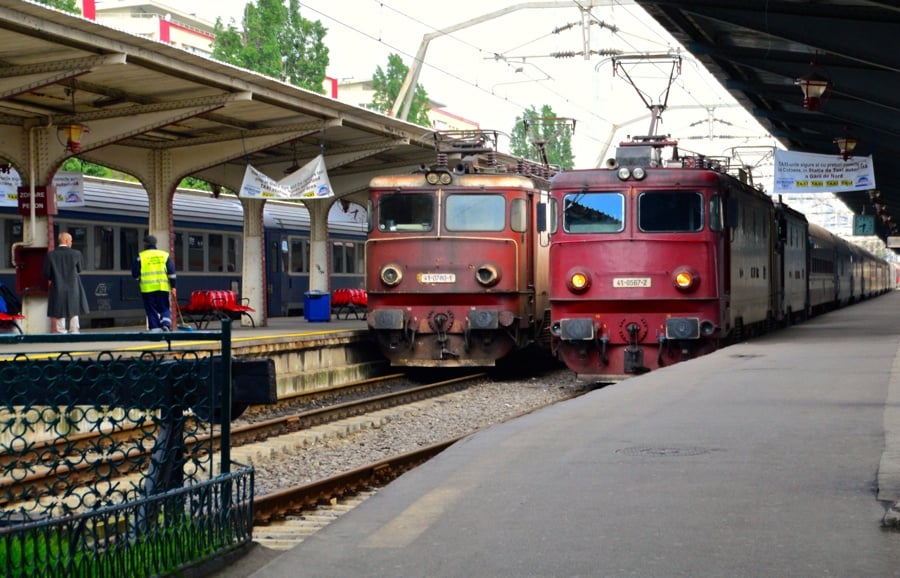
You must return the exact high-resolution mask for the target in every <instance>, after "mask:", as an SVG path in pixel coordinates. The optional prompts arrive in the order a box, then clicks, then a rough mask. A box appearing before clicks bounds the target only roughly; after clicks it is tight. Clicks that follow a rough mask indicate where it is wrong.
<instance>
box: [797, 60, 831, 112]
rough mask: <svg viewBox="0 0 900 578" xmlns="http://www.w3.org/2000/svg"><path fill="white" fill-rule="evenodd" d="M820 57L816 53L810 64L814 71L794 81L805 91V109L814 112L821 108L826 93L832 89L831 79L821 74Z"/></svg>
mask: <svg viewBox="0 0 900 578" xmlns="http://www.w3.org/2000/svg"><path fill="white" fill-rule="evenodd" d="M818 57H819V55H818V53H816V55H815V56H814V57H813V61H812V62H811V63H810V65H811V66H812V71H811V72H810V73H809V74H807V75H806V76H801V77H800V78H798V79H797V80H795V81H794V84H796V85H798V86H800V90H802V91H803V108H805V109H806V110H809V111H813V112H814V111H817V110H819V109H820V108H821V106H822V102H823V97H825V92H826V91H828V90H829V89H831V79H830V78H829V77H828V76H827V75H824V74H822V73H821V72H820V70H821V69H820V68H819V66H818V64H817V63H816V61H817V60H818Z"/></svg>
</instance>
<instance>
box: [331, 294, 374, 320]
mask: <svg viewBox="0 0 900 578" xmlns="http://www.w3.org/2000/svg"><path fill="white" fill-rule="evenodd" d="M331 308H332V309H333V310H334V315H335V317H336V318H338V319H340V318H341V315H343V316H344V319H350V315H353V316H354V317H355V318H356V319H365V318H366V313H367V311H368V308H369V294H368V293H366V290H365V289H335V290H334V293H332V295H331ZM360 314H362V317H360Z"/></svg>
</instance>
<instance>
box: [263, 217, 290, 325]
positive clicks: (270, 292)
mask: <svg viewBox="0 0 900 578" xmlns="http://www.w3.org/2000/svg"><path fill="white" fill-rule="evenodd" d="M268 238H269V240H268V242H267V243H266V294H267V298H266V303H267V311H266V315H267V316H268V317H283V316H284V315H286V314H287V310H286V308H285V305H284V303H283V296H284V295H287V294H288V290H289V283H290V280H289V279H288V275H287V271H288V269H289V263H288V258H289V256H290V246H289V244H288V238H287V236H283V235H282V234H281V233H279V232H273V233H269V234H268Z"/></svg>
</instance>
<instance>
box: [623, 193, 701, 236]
mask: <svg viewBox="0 0 900 578" xmlns="http://www.w3.org/2000/svg"><path fill="white" fill-rule="evenodd" d="M703 208H704V204H703V195H701V194H700V193H698V192H696V191H647V192H644V193H642V194H641V195H640V196H639V197H638V227H639V228H640V229H641V230H642V231H646V232H649V233H663V232H665V233H676V232H677V233H685V232H687V233H690V232H696V231H700V230H702V229H703Z"/></svg>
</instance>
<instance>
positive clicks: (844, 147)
mask: <svg viewBox="0 0 900 578" xmlns="http://www.w3.org/2000/svg"><path fill="white" fill-rule="evenodd" d="M834 144H836V145H837V146H838V149H839V150H840V151H841V158H842V159H843V160H845V161H846V160H848V159H849V158H850V157H851V156H852V155H853V149H855V148H856V145H857V144H858V141H857V140H856V139H855V138H853V137H851V136H840V137H838V138H836V139H834Z"/></svg>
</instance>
